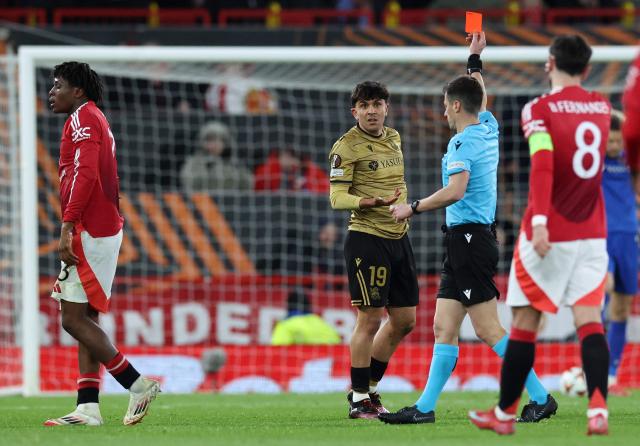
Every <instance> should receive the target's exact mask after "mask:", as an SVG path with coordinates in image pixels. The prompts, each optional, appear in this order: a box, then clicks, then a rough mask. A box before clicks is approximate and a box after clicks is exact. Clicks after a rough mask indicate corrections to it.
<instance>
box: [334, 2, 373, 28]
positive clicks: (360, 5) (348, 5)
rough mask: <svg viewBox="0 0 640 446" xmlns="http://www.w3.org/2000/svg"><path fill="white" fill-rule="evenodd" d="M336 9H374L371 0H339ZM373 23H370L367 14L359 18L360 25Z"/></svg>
mask: <svg viewBox="0 0 640 446" xmlns="http://www.w3.org/2000/svg"><path fill="white" fill-rule="evenodd" d="M336 9H337V10H338V11H367V10H369V11H373V4H372V1H371V0H337V1H336ZM371 25H373V23H369V19H368V18H367V17H366V16H363V17H360V18H359V19H358V26H363V27H364V26H371Z"/></svg>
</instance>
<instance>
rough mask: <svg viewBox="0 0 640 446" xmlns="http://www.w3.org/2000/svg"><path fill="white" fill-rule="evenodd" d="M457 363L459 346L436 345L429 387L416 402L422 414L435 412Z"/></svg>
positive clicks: (430, 369)
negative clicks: (439, 398)
mask: <svg viewBox="0 0 640 446" xmlns="http://www.w3.org/2000/svg"><path fill="white" fill-rule="evenodd" d="M457 361H458V346H457V345H449V344H435V345H434V346H433V356H432V358H431V367H430V368H429V376H428V377H427V385H426V386H425V387H424V391H423V392H422V395H420V398H418V401H416V406H418V410H419V411H420V412H423V413H427V412H431V411H432V410H435V408H436V403H437V402H438V397H439V396H440V393H442V389H443V388H444V385H445V384H446V383H447V380H448V379H449V377H450V376H451V373H452V372H453V369H454V368H455V367H456V362H457Z"/></svg>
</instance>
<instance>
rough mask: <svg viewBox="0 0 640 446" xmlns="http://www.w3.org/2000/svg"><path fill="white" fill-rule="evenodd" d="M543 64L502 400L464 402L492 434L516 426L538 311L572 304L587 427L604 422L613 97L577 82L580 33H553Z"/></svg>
mask: <svg viewBox="0 0 640 446" xmlns="http://www.w3.org/2000/svg"><path fill="white" fill-rule="evenodd" d="M549 53H550V54H549V59H548V61H547V64H546V67H545V68H546V72H547V73H548V75H549V79H550V80H551V92H549V93H548V94H545V95H542V96H540V97H538V98H535V99H534V100H533V101H531V102H529V103H528V104H527V105H526V106H525V107H524V108H523V110H522V129H523V131H524V135H525V138H527V140H528V142H529V152H530V154H531V174H530V180H529V181H530V187H529V204H528V206H527V210H526V212H525V214H524V218H523V220H522V225H521V227H522V229H521V233H520V237H519V239H518V241H517V243H516V249H515V252H514V255H513V262H512V264H511V274H510V277H509V289H508V292H507V304H509V305H510V306H512V307H513V328H512V330H511V334H510V336H509V344H508V346H507V352H506V354H505V356H504V360H503V363H502V376H501V382H500V401H499V403H498V405H497V406H496V407H495V408H493V409H490V410H488V411H471V412H469V417H470V419H471V421H472V422H473V423H474V424H476V425H477V426H478V427H480V428H481V429H491V430H494V431H495V432H497V433H499V434H511V433H513V432H514V421H515V412H516V409H517V406H518V402H519V400H520V395H521V393H522V389H523V386H524V382H525V379H526V377H527V374H528V373H529V371H530V370H531V367H532V366H533V362H534V355H535V340H536V332H537V329H538V326H539V323H540V316H541V312H543V311H544V312H551V313H555V312H557V311H558V307H559V306H560V305H568V306H571V308H572V311H573V316H574V320H575V326H576V328H577V331H578V337H579V338H580V342H581V351H582V362H583V368H584V372H585V376H586V378H587V387H588V392H589V409H588V410H587V417H588V430H587V433H588V434H589V435H592V434H596V435H604V434H607V432H608V421H607V418H608V411H607V403H606V398H607V378H608V376H607V375H608V367H609V349H608V346H607V341H606V339H605V337H604V330H603V327H602V320H601V316H600V308H601V305H602V302H603V299H604V286H605V281H606V274H607V266H608V256H607V250H606V235H607V233H606V221H605V208H604V200H603V196H602V190H601V181H602V167H603V160H604V155H605V149H606V144H607V139H608V135H609V126H610V121H611V106H610V104H609V102H608V101H607V100H606V99H605V98H604V97H602V96H601V95H599V94H597V93H591V92H588V91H586V90H584V89H583V88H582V87H581V81H582V80H583V79H584V78H585V77H586V75H587V74H588V72H589V59H590V58H591V48H590V47H589V45H588V44H587V43H586V42H585V41H584V39H582V38H581V37H580V36H577V35H574V36H561V37H557V38H555V39H554V41H553V43H552V44H551V47H550V50H549Z"/></svg>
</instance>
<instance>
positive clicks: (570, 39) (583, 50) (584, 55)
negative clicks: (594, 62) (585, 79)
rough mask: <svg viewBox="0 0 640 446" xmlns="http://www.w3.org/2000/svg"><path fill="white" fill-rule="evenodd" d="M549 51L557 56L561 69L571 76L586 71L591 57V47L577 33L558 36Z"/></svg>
mask: <svg viewBox="0 0 640 446" xmlns="http://www.w3.org/2000/svg"><path fill="white" fill-rule="evenodd" d="M549 53H550V54H551V55H552V56H553V57H555V59H556V66H557V67H558V69H559V70H560V71H564V72H565V73H567V74H569V75H571V76H577V75H579V74H582V73H584V70H586V69H587V65H589V59H591V53H592V51H591V47H590V46H589V44H588V43H587V41H586V40H584V39H583V38H582V37H580V36H579V35H577V34H573V35H566V36H558V37H556V38H555V39H553V42H551V47H550V48H549Z"/></svg>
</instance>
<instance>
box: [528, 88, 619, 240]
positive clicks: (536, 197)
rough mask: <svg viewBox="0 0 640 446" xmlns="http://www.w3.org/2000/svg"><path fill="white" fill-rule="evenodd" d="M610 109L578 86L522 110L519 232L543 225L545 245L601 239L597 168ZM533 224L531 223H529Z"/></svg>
mask: <svg viewBox="0 0 640 446" xmlns="http://www.w3.org/2000/svg"><path fill="white" fill-rule="evenodd" d="M610 123H611V105H610V104H609V101H608V100H607V99H605V98H604V97H603V96H601V95H600V94H598V93H592V92H588V91H586V90H584V89H583V88H582V87H580V86H570V87H564V88H561V89H556V90H554V91H552V92H551V93H549V94H545V95H543V96H540V97H538V98H536V99H534V100H532V101H531V102H529V103H528V104H527V105H525V107H524V108H523V109H522V130H523V132H524V136H525V138H526V139H527V140H528V142H529V151H530V154H531V173H530V177H529V202H528V205H527V209H526V211H525V214H524V218H523V221H522V228H523V229H524V230H525V231H526V235H527V238H528V239H529V240H531V228H532V224H537V222H540V223H544V222H545V221H546V225H547V229H548V230H549V241H551V242H562V241H572V240H581V239H591V238H605V237H606V236H607V232H606V215H605V207H604V199H603V195H602V188H601V184H602V167H603V162H604V155H605V150H606V146H607V140H608V138H609V126H610ZM532 220H534V223H532Z"/></svg>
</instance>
